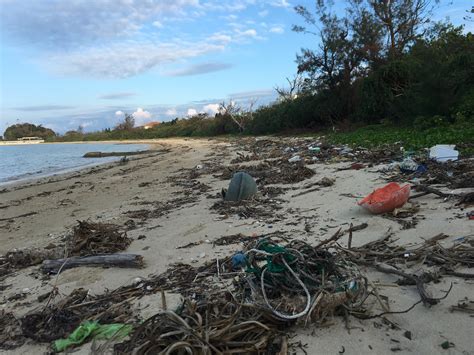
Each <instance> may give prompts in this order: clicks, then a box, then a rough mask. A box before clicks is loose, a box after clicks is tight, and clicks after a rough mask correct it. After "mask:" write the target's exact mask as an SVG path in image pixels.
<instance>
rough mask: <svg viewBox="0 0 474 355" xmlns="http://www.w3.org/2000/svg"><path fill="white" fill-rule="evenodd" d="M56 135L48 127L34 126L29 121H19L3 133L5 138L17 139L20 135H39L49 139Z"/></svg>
mask: <svg viewBox="0 0 474 355" xmlns="http://www.w3.org/2000/svg"><path fill="white" fill-rule="evenodd" d="M55 136H56V133H55V132H54V131H53V130H52V129H49V128H45V127H43V126H41V125H39V126H36V125H34V124H31V123H19V124H15V125H13V126H10V127H8V128H7V129H6V130H5V133H3V137H4V138H5V140H11V141H14V140H17V139H18V138H21V137H40V138H43V139H51V138H53V137H55Z"/></svg>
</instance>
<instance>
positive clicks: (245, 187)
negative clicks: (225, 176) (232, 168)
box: [224, 171, 257, 202]
mask: <svg viewBox="0 0 474 355" xmlns="http://www.w3.org/2000/svg"><path fill="white" fill-rule="evenodd" d="M256 193H257V184H256V183H255V180H254V179H253V178H252V177H251V176H250V175H249V174H247V173H246V172H243V171H241V172H238V173H235V174H234V176H233V177H232V180H231V181H230V184H229V188H228V189H227V191H226V192H225V196H224V198H225V200H226V201H234V202H235V201H242V200H248V199H249V198H251V197H253V196H254V195H255V194H256Z"/></svg>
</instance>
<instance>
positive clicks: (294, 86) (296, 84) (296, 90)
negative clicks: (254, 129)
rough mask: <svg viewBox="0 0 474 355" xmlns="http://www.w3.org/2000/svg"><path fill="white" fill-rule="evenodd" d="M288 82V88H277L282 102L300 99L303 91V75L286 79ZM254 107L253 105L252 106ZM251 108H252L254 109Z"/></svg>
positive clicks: (299, 74)
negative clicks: (299, 96)
mask: <svg viewBox="0 0 474 355" xmlns="http://www.w3.org/2000/svg"><path fill="white" fill-rule="evenodd" d="M286 81H287V82H288V85H289V86H288V88H282V87H278V86H277V87H275V91H276V92H277V94H278V96H279V98H280V100H283V101H285V100H294V99H296V98H297V97H298V95H299V94H300V93H301V91H302V90H303V77H302V75H301V73H298V74H296V75H295V76H293V78H291V79H290V78H286ZM252 107H253V105H252ZM252 107H251V108H252Z"/></svg>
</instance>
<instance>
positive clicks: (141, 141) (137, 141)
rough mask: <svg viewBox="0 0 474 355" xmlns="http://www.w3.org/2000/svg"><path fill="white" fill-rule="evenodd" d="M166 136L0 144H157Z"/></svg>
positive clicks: (2, 142) (0, 143) (2, 143)
mask: <svg viewBox="0 0 474 355" xmlns="http://www.w3.org/2000/svg"><path fill="white" fill-rule="evenodd" d="M163 139H166V138H156V139H124V140H110V141H73V142H34V141H25V142H23V141H21V142H19V141H0V146H16V145H32V144H41V145H45V144H157V143H159V142H160V141H163Z"/></svg>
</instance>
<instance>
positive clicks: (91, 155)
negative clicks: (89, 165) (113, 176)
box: [83, 150, 150, 158]
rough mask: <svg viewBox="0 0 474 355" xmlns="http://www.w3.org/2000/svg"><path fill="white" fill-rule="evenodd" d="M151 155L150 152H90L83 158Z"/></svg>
mask: <svg viewBox="0 0 474 355" xmlns="http://www.w3.org/2000/svg"><path fill="white" fill-rule="evenodd" d="M146 153H150V151H149V150H139V151H136V152H88V153H86V154H84V156H83V158H105V157H126V156H129V155H141V154H146Z"/></svg>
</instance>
